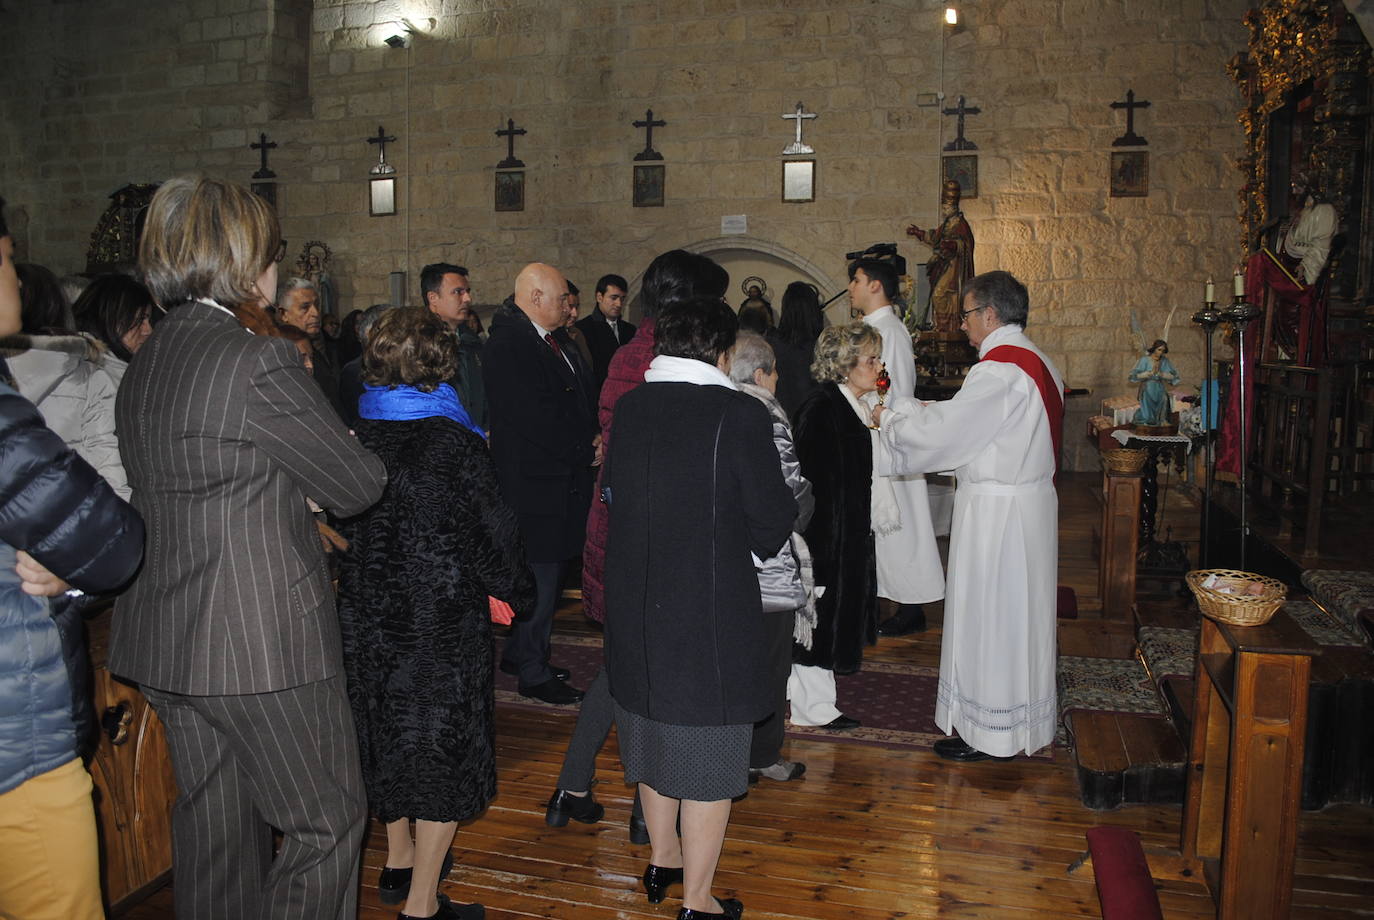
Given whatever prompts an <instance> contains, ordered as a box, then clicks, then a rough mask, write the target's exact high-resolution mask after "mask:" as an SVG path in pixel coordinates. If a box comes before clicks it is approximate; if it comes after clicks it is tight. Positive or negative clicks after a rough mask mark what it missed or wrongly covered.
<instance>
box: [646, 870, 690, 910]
mask: <svg viewBox="0 0 1374 920" xmlns="http://www.w3.org/2000/svg"><path fill="white" fill-rule="evenodd" d="M681 881H682V870H681V869H680V868H679V869H668V868H665V867H663V866H655V865H654V864H653V863H649V868H647V869H645V870H644V893H645V894H647V895H648V896H649V903H650V904H658V903H659V902H661V901H662V900H663V894H664V892H665V891H667V889H668V886H669V885H675V884H678V883H680V882H681Z"/></svg>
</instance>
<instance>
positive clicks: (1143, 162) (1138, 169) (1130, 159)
mask: <svg viewBox="0 0 1374 920" xmlns="http://www.w3.org/2000/svg"><path fill="white" fill-rule="evenodd" d="M1148 194H1150V154H1149V153H1147V152H1146V151H1143V150H1133V151H1129V152H1126V153H1113V154H1112V197H1113V198H1144V197H1145V196H1146V195H1148Z"/></svg>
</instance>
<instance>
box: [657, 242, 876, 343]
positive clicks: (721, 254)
mask: <svg viewBox="0 0 1374 920" xmlns="http://www.w3.org/2000/svg"><path fill="white" fill-rule="evenodd" d="M681 248H683V249H685V250H687V251H688V252H697V253H700V254H702V255H704V256H709V257H710V258H711V259H713V260H715V261H716V263H717V264H719V265H720V266H721V267H722V268H724V269H725V270H726V271H727V272H729V273H730V287H729V289H728V290H727V291H726V292H725V299H726V300H727V301H729V302H730V305H731V306H732V307H734V308H736V309H739V305H740V303H741V302H742V301H743V300H744V297H745V294H744V292H743V291H742V290H741V289H740V283H741V282H742V281H744V279H745V278H750V277H756V278H762V279H763V280H764V282H765V283H766V284H767V286H768V292H767V297H768V300H769V301H771V302H772V303H773V309H774V310H775V311H776V310H778V309H779V308H780V307H781V305H782V293H783V291H784V290H786V289H787V285H789V284H791V283H792V282H793V281H804V282H806V283H808V284H812V285H815V287H816V290H818V291H819V292H820V295H821V301H822V302H824V301H826V300H829V299H830V298H831V297H832V296H834V295H835V294H837V293H840V292H842V291H844V290H845V285H846V283H847V281H848V279H847V278H843V277H841V278H838V279H837V278H834V277H832V276H831V275H830V274H829V273H828V272H826V271H825V270H824V269H822V268H821V267H820V266H819V265H817V264H816V263H814V262H812V261H811V260H810V259H808V258H806V257H805V256H802V255H799V254H798V253H796V252H793V251H792V250H790V249H788V248H786V247H785V246H779V245H778V244H777V243H773V242H770V241H768V240H763V239H759V238H757V237H752V236H718V237H712V238H710V239H705V240H700V241H698V242H695V243H688V244H686V245H684V246H682V247H681ZM642 280H643V273H641V274H640V275H638V276H636V277H635V278H633V279H631V281H630V312H631V315H632V316H641V315H642V311H641V309H640V304H639V289H640V283H641V282H642ZM826 316H827V317H828V318H829V320H830V322H832V323H834V322H845V321H847V320H848V319H849V300H848V298H846V297H844V296H841V297H839V298H838V299H837V300H836V301H835V302H834V303H832V304H831V305H830V306H829V308H827V309H826Z"/></svg>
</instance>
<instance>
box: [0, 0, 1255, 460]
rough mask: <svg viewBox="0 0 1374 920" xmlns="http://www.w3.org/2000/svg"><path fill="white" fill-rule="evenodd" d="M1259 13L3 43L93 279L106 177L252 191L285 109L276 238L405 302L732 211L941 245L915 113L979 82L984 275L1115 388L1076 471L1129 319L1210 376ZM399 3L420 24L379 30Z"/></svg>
mask: <svg viewBox="0 0 1374 920" xmlns="http://www.w3.org/2000/svg"><path fill="white" fill-rule="evenodd" d="M1247 5H1248V4H1247V3H1246V2H1245V0H1208V2H1205V3H1201V2H1196V0H1129V2H1128V0H985V2H979V3H971V4H966V5H964V9H963V12H964V14H965V15H964V23H963V25H962V27H961V28H960V29H959V30H958V31H949V30H947V29H946V27H945V26H944V25H943V24H942V15H941V14H942V11H943V4H935V3H930V2H925V0H917V2H910V0H906V2H873V0H676V2H673V3H661V2H654V0H601V2H597V0H585V2H570V0H525V2H520V0H503V2H499V3H498V2H494V0H461V2H460V0H411V2H401V0H384V2H376V3H369V2H356V0H353V2H342V0H316V2H314V3H313V4H312V3H310V2H308V0H180V2H177V3H168V2H146V0H145V2H139V3H134V2H129V0H110V2H101V3H86V2H83V3H75V2H70V0H25V2H22V3H21V2H18V0H0V16H3V19H4V21H5V23H6V32H7V36H10V37H12V36H19V37H21V40H20V41H18V42H15V41H13V40H11V38H10V37H7V39H6V42H5V52H4V58H3V60H0V79H3V86H4V87H5V88H6V89H5V91H4V93H3V96H0V116H3V122H2V123H0V193H2V194H4V195H5V196H6V197H7V198H9V199H10V201H11V203H12V207H13V208H14V209H15V211H16V215H15V221H14V223H15V225H16V227H17V228H19V236H20V239H19V243H20V245H21V249H22V250H23V252H24V254H25V255H26V256H27V257H31V258H33V259H34V260H36V261H41V262H44V263H45V264H48V265H50V266H51V267H53V268H54V269H55V270H58V271H59V272H64V271H71V270H76V269H79V268H81V267H82V266H83V265H84V254H85V249H86V245H87V241H88V236H89V233H90V230H91V228H92V227H93V226H94V224H95V221H96V219H97V217H98V216H99V214H100V213H101V211H102V210H103V208H104V205H105V198H106V196H108V195H109V193H111V192H112V191H114V190H115V189H117V188H119V187H121V186H122V185H124V184H125V183H126V182H130V181H156V180H158V179H162V178H165V177H167V176H169V175H172V174H175V173H178V172H183V171H188V170H195V169H200V170H205V171H207V172H210V173H213V174H216V175H223V176H228V177H232V178H236V179H239V180H242V181H248V178H249V176H250V175H251V174H252V172H253V170H254V169H255V168H256V167H257V154H256V153H254V152H253V151H251V150H249V149H248V147H247V145H248V143H249V142H250V141H251V140H253V139H255V138H256V136H257V134H258V132H259V131H260V130H265V131H267V132H268V133H269V135H271V137H272V139H273V140H276V141H277V142H279V143H280V145H281V146H280V147H279V148H278V149H277V150H276V151H274V152H273V157H272V166H273V168H274V169H275V170H276V172H277V173H278V175H279V176H280V182H281V186H280V191H279V204H280V211H281V214H282V221H283V226H284V233H285V235H286V236H287V237H288V238H289V239H290V240H291V241H292V250H293V252H294V251H295V250H296V248H297V247H298V246H299V244H300V243H303V242H305V241H306V240H308V239H322V240H324V241H325V242H326V243H328V245H329V246H330V247H331V248H332V249H333V252H334V262H333V265H332V266H331V267H332V270H333V274H334V276H335V278H336V279H337V281H338V283H339V287H340V290H341V295H342V307H343V308H344V309H350V308H352V307H358V306H366V305H367V304H370V303H373V302H375V301H378V300H384V299H387V275H388V273H389V272H391V271H395V270H404V271H407V272H409V277H410V279H411V287H415V283H416V280H417V276H418V272H419V268H420V266H421V265H423V264H424V263H426V262H429V261H434V260H437V259H445V260H449V261H456V262H460V263H462V264H465V265H467V266H468V267H469V268H470V269H471V270H472V272H473V276H472V280H473V283H474V288H475V290H476V292H477V294H478V297H479V300H482V301H484V302H486V303H495V302H498V301H499V300H500V299H501V298H502V297H503V296H505V294H506V293H508V292H509V290H510V287H511V279H512V278H513V277H514V274H515V272H516V271H517V270H518V269H519V267H520V265H521V264H523V263H524V262H526V261H529V260H531V259H542V260H545V261H549V262H553V263H555V264H557V265H559V266H561V267H563V268H565V269H566V271H567V273H568V275H569V276H570V277H571V278H573V279H574V280H576V281H577V282H578V283H579V285H582V286H583V287H584V288H590V286H591V284H592V283H593V282H594V281H595V279H596V277H597V276H598V275H600V274H602V273H603V272H607V271H618V272H620V273H622V274H625V275H626V276H627V277H629V278H631V279H632V280H633V279H637V277H638V275H639V274H640V273H641V272H642V270H643V268H644V267H645V266H646V265H647V264H648V262H649V260H650V259H651V258H652V257H653V256H654V255H655V254H657V253H658V252H661V251H663V250H665V249H668V248H672V247H676V246H688V247H691V248H700V247H701V246H703V245H704V241H712V240H716V239H717V238H718V237H719V236H720V233H721V217H722V216H724V215H736V214H743V215H746V216H747V217H748V222H749V227H748V237H749V238H750V239H752V240H762V241H767V242H768V246H767V251H766V255H767V256H769V257H770V258H781V259H782V260H783V261H784V262H788V261H791V262H792V264H795V265H798V266H805V267H806V276H807V277H808V278H810V277H814V276H815V275H819V276H821V277H820V278H819V279H818V280H820V281H821V282H823V283H822V284H821V285H820V286H821V287H823V288H827V287H828V291H827V294H828V293H833V292H834V291H835V290H838V289H839V287H840V286H841V285H842V283H843V281H844V260H843V254H844V253H845V252H846V251H849V250H853V249H859V248H863V247H864V246H866V245H869V244H871V243H874V242H880V241H893V240H895V241H898V242H899V243H900V245H901V247H902V252H903V254H904V255H906V257H907V258H908V260H909V261H911V262H913V263H916V262H923V261H924V260H925V258H926V255H927V250H925V249H924V247H921V246H919V245H918V244H916V243H914V242H909V241H908V238H907V237H905V236H904V235H903V229H904V228H905V226H906V225H907V224H908V223H910V222H915V223H918V224H920V225H922V226H926V227H929V226H932V225H933V223H934V222H935V220H936V210H937V202H938V173H939V149H940V144H941V142H942V140H948V139H949V138H950V137H951V136H952V132H953V119H949V118H943V119H942V118H940V117H939V116H938V114H937V110H936V108H935V107H933V106H928V105H924V106H923V105H922V103H923V102H928V101H929V94H937V93H940V92H941V91H942V90H943V92H944V93H945V94H946V95H947V104H952V101H953V99H954V98H956V97H957V96H958V95H959V94H963V95H965V96H966V97H967V98H968V103H969V105H974V106H978V107H980V108H981V109H982V114H980V115H978V116H976V117H971V118H970V119H969V121H968V129H967V134H968V136H969V138H970V139H972V140H973V141H975V142H976V143H977V144H978V148H979V150H978V156H979V167H980V182H979V185H980V193H979V196H978V198H976V199H973V200H969V201H967V202H966V203H965V213H966V214H967V216H968V219H969V221H970V222H971V224H972V225H973V228H974V232H975V233H976V234H977V240H978V250H977V255H978V258H977V267H978V268H979V269H980V270H987V269H992V268H1004V269H1008V270H1010V271H1013V272H1015V273H1016V274H1017V275H1018V276H1020V277H1021V278H1022V279H1023V280H1025V281H1026V283H1027V284H1028V286H1029V287H1030V291H1031V298H1032V304H1033V312H1032V320H1031V321H1032V330H1031V331H1032V334H1033V335H1034V336H1035V337H1036V338H1037V340H1038V341H1040V342H1041V343H1042V344H1043V345H1044V346H1045V347H1046V349H1047V350H1048V351H1049V352H1050V354H1051V355H1052V356H1053V357H1054V358H1055V359H1056V360H1057V361H1058V362H1059V363H1060V365H1061V367H1062V368H1063V370H1064V372H1065V376H1066V378H1067V379H1068V381H1069V382H1070V383H1071V384H1073V385H1077V386H1090V387H1093V388H1094V390H1095V393H1094V395H1093V396H1092V397H1090V398H1089V399H1087V400H1074V401H1071V403H1070V420H1069V426H1070V427H1069V435H1070V436H1069V437H1068V438H1067V439H1066V441H1067V444H1068V447H1069V449H1070V457H1069V460H1070V465H1071V466H1075V467H1081V468H1093V466H1094V465H1095V460H1093V458H1092V457H1091V456H1088V455H1087V452H1086V450H1085V448H1084V446H1083V444H1084V442H1083V440H1082V438H1081V437H1080V435H1079V432H1081V430H1082V420H1083V419H1084V418H1085V417H1086V416H1087V415H1089V414H1092V411H1091V410H1093V409H1094V408H1095V406H1096V405H1097V402H1098V400H1100V399H1101V398H1102V397H1103V396H1106V395H1113V394H1116V393H1120V392H1125V391H1127V390H1128V389H1129V387H1128V385H1127V384H1125V382H1124V377H1125V373H1126V370H1127V368H1129V366H1130V364H1131V363H1132V362H1133V356H1132V355H1131V354H1130V339H1129V335H1128V332H1127V315H1128V313H1129V311H1130V309H1132V308H1134V309H1136V310H1137V311H1138V312H1139V313H1140V315H1141V316H1142V319H1143V321H1144V325H1145V328H1146V333H1147V335H1148V336H1150V337H1153V336H1154V335H1156V334H1158V330H1159V327H1160V326H1162V324H1163V320H1164V316H1165V314H1166V313H1167V312H1168V309H1169V307H1170V306H1173V305H1175V304H1177V305H1178V307H1179V315H1178V316H1176V317H1175V321H1174V327H1173V328H1174V332H1173V333H1172V334H1171V339H1172V340H1173V341H1172V342H1171V346H1172V354H1171V357H1172V358H1173V359H1174V363H1175V364H1176V365H1177V366H1178V368H1179V370H1180V371H1181V373H1182V374H1183V375H1184V378H1185V382H1187V383H1195V382H1196V381H1197V378H1198V374H1199V372H1200V370H1201V362H1200V360H1199V353H1200V350H1201V344H1200V336H1199V334H1198V333H1196V332H1195V331H1194V330H1193V329H1191V328H1190V326H1189V324H1188V323H1187V322H1186V317H1187V315H1188V314H1190V313H1191V312H1192V310H1193V309H1195V308H1196V304H1197V301H1198V300H1199V295H1200V292H1201V289H1202V282H1203V280H1204V279H1205V278H1206V277H1207V276H1208V275H1209V274H1210V275H1213V276H1215V277H1216V278H1217V279H1218V282H1219V283H1220V282H1222V281H1224V278H1223V276H1224V275H1227V274H1228V273H1229V271H1230V268H1231V266H1232V265H1233V264H1234V262H1235V261H1236V259H1237V256H1238V253H1237V252H1236V249H1235V246H1236V242H1235V241H1236V226H1235V218H1234V214H1235V211H1236V200H1235V189H1236V187H1237V185H1238V182H1239V179H1238V173H1236V172H1235V171H1234V170H1233V169H1232V168H1231V165H1230V164H1231V161H1232V159H1233V158H1234V157H1236V156H1238V155H1239V153H1240V151H1241V138H1240V133H1239V129H1238V128H1237V126H1236V122H1235V118H1234V113H1235V112H1236V110H1237V109H1238V107H1239V105H1240V102H1239V96H1238V94H1237V92H1236V91H1235V89H1234V87H1233V86H1232V85H1231V83H1230V81H1229V79H1228V78H1227V76H1226V74H1225V64H1226V62H1227V60H1229V58H1230V57H1231V56H1232V55H1234V54H1235V53H1236V52H1237V51H1239V50H1241V49H1242V47H1243V46H1244V42H1245V38H1246V34H1245V30H1244V28H1243V26H1242V25H1241V21H1240V20H1241V15H1242V14H1243V12H1244V10H1245V8H1246V7H1247ZM403 22H408V23H409V24H410V25H411V26H413V27H414V29H415V31H414V32H413V33H412V34H411V42H410V45H409V47H408V48H403V49H394V48H390V47H387V46H386V45H385V44H384V43H383V42H382V39H384V38H385V37H387V35H390V34H393V33H395V32H398V31H401V30H402V28H403V26H401V25H398V23H403ZM307 33H308V34H307ZM1128 88H1130V89H1134V90H1135V92H1136V95H1137V97H1138V98H1143V99H1148V100H1150V101H1151V102H1152V107H1151V108H1150V109H1148V110H1146V111H1145V112H1144V114H1142V115H1140V116H1139V117H1138V118H1137V120H1136V130H1137V133H1139V134H1142V135H1144V136H1145V137H1146V138H1147V139H1148V140H1149V142H1150V143H1149V147H1148V149H1149V151H1150V158H1151V162H1150V194H1149V195H1148V197H1145V198H1110V197H1108V162H1109V156H1110V152H1111V149H1112V147H1111V142H1112V140H1113V139H1114V138H1115V137H1117V136H1118V135H1120V134H1121V133H1123V132H1124V124H1125V119H1124V115H1123V114H1121V113H1119V112H1114V111H1113V110H1112V109H1110V108H1109V107H1108V103H1109V102H1111V101H1113V100H1117V99H1122V98H1124V94H1125V92H1126V90H1127V89H1128ZM798 100H801V101H802V102H803V103H805V105H806V107H807V109H808V111H812V112H817V113H819V114H820V117H819V118H818V119H816V120H814V121H811V122H809V123H808V124H807V126H806V139H807V141H808V142H809V143H811V144H813V145H814V146H815V147H816V150H817V154H816V157H817V160H818V164H819V165H818V176H819V178H818V186H817V198H816V201H815V202H812V203H807V204H783V203H782V202H781V201H780V200H779V198H780V184H781V182H780V171H781V166H780V160H781V156H780V154H781V150H782V148H783V146H784V145H785V144H787V143H788V142H789V141H790V140H791V137H792V133H793V128H792V125H791V123H790V122H785V121H783V120H782V119H781V118H780V117H779V116H780V115H781V114H782V113H783V112H785V111H790V110H791V109H792V107H793V106H794V105H795V103H796V102H797V101H798ZM647 108H653V110H654V113H655V116H656V117H660V118H664V119H666V120H667V122H668V125H667V127H665V128H660V129H657V130H656V131H655V133H654V146H655V147H656V148H657V149H658V150H659V151H661V152H662V153H663V155H664V157H665V161H664V162H665V163H666V165H667V183H666V188H667V203H666V205H665V206H664V207H662V208H633V207H631V205H630V198H631V174H632V162H633V156H634V154H635V153H637V152H638V151H639V150H641V149H642V148H643V146H644V132H643V130H642V129H636V128H633V127H632V126H631V124H630V123H631V122H632V121H634V120H635V119H641V118H643V117H644V112H645V109H647ZM507 118H514V119H515V120H516V123H517V124H518V125H519V126H521V127H524V128H526V129H527V130H528V131H529V134H527V135H525V136H524V137H521V138H519V140H518V141H517V147H516V152H517V155H518V156H519V157H520V158H522V159H523V160H524V161H525V163H526V164H527V170H526V183H527V188H526V202H527V204H526V210H524V211H523V212H512V213H495V212H494V210H493V206H492V199H493V172H494V166H495V164H496V163H497V161H498V160H500V159H501V158H502V157H503V156H504V155H505V142H504V141H503V140H500V139H498V138H497V137H495V136H494V134H493V132H494V131H495V130H496V128H497V127H500V126H503V125H504V123H505V120H506V119H507ZM379 123H380V124H382V125H384V126H385V128H386V131H387V133H389V134H396V135H398V137H399V140H398V142H397V143H395V144H393V145H390V146H389V148H388V159H390V160H391V162H392V163H393V164H394V165H396V166H397V168H398V170H399V175H400V183H399V186H400V188H399V194H398V200H399V202H400V205H401V213H400V214H398V215H397V216H395V217H387V218H371V217H369V216H368V214H367V170H368V167H369V166H371V165H372V163H373V162H375V158H376V154H375V148H373V147H370V146H368V145H367V144H366V143H365V142H364V138H366V137H368V136H369V135H372V134H375V133H376V130H377V127H378V124H379ZM942 132H943V133H942ZM709 245H713V246H715V247H716V248H720V249H724V248H728V247H727V246H726V245H725V244H719V243H715V244H709ZM708 248H709V246H708ZM802 274H803V273H802V272H799V273H798V275H799V276H802ZM736 281H738V279H736ZM779 281H783V279H781V278H780V279H779ZM1222 286H1223V287H1224V285H1222ZM777 293H778V294H779V295H780V293H781V287H779V288H778V292H777ZM584 300H589V299H588V298H584Z"/></svg>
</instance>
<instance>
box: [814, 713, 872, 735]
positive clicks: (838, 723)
mask: <svg viewBox="0 0 1374 920" xmlns="http://www.w3.org/2000/svg"><path fill="white" fill-rule="evenodd" d="M861 724H862V723H861V722H860V721H859V720H858V719H854V718H850V717H849V716H847V715H845V714H844V713H840V714H839V715H837V716H836V717H835V718H833V719H831V720H830V721H829V722H827V723H825V724H824V725H822V726H821V728H826V729H829V730H830V731H832V732H847V731H851V730H853V729H856V728H858V727H859V726H860V725H861Z"/></svg>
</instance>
